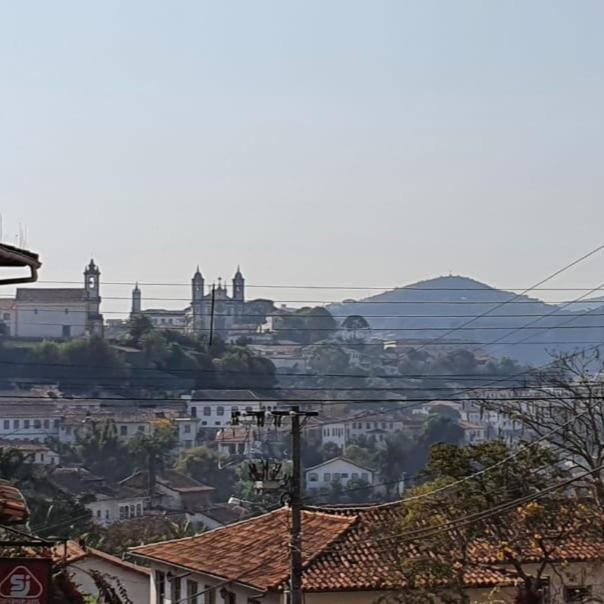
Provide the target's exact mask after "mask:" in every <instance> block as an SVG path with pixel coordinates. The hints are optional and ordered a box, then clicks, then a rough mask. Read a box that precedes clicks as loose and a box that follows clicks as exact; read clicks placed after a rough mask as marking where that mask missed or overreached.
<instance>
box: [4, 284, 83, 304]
mask: <svg viewBox="0 0 604 604" xmlns="http://www.w3.org/2000/svg"><path fill="white" fill-rule="evenodd" d="M85 299H86V292H85V290H84V289H83V288H69V287H55V288H50V287H47V288H41V287H37V288H22V287H20V288H18V289H17V296H16V300H17V302H32V303H35V302H39V303H47V304H48V303H50V304H52V303H56V304H60V303H62V302H65V303H68V302H72V303H73V302H83V301H84V300H85Z"/></svg>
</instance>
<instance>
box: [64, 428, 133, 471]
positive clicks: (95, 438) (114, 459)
mask: <svg viewBox="0 0 604 604" xmlns="http://www.w3.org/2000/svg"><path fill="white" fill-rule="evenodd" d="M72 450H73V453H74V454H75V455H76V457H77V459H78V461H80V462H81V463H82V465H84V466H85V467H86V468H87V469H88V470H90V471H91V472H92V473H93V474H97V475H99V476H103V477H104V478H107V479H108V480H113V481H115V480H121V479H123V478H125V477H126V476H128V474H130V473H131V472H132V461H131V457H130V451H129V449H128V446H127V445H126V444H124V443H123V442H122V441H121V440H120V438H119V436H118V433H117V428H116V426H115V422H114V421H112V420H107V421H104V422H103V423H101V424H99V423H98V422H95V421H90V422H88V425H87V426H86V427H85V428H84V429H80V430H77V431H76V438H75V443H74V445H73V447H72Z"/></svg>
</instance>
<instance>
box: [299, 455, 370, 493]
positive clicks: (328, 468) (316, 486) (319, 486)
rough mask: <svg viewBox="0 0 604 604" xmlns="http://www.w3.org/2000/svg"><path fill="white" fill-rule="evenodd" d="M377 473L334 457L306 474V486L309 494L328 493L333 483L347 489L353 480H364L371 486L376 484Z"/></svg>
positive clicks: (343, 458) (352, 462) (306, 471)
mask: <svg viewBox="0 0 604 604" xmlns="http://www.w3.org/2000/svg"><path fill="white" fill-rule="evenodd" d="M375 477H376V472H375V470H373V469H372V468H368V467H367V466H363V465H361V464H358V463H356V462H354V461H352V460H350V459H347V458H346V457H342V456H340V457H334V458H333V459H329V460H327V461H324V462H323V463H320V464H318V465H316V466H313V467H312V468H308V469H307V470H305V472H304V485H305V488H306V492H307V493H309V494H314V493H321V492H326V491H328V490H329V488H330V487H331V485H332V483H333V482H339V483H340V484H341V485H342V487H344V488H347V487H348V483H349V482H350V481H351V480H362V481H364V482H366V483H367V484H368V485H369V486H373V485H374V484H375Z"/></svg>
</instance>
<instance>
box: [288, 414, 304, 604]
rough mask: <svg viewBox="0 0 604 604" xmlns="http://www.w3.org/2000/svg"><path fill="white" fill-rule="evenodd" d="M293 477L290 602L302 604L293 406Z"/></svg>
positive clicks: (299, 491)
mask: <svg viewBox="0 0 604 604" xmlns="http://www.w3.org/2000/svg"><path fill="white" fill-rule="evenodd" d="M291 420H292V432H291V434H292V478H291V492H290V502H289V504H290V507H291V514H292V523H291V538H290V543H289V547H290V556H291V558H290V561H291V568H290V589H291V592H290V593H291V597H290V604H302V539H301V533H302V476H301V474H302V463H301V460H300V455H301V450H302V446H301V444H302V438H301V436H302V435H301V429H300V409H299V407H297V406H294V407H292V410H291Z"/></svg>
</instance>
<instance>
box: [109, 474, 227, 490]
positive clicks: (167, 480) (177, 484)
mask: <svg viewBox="0 0 604 604" xmlns="http://www.w3.org/2000/svg"><path fill="white" fill-rule="evenodd" d="M155 482H156V483H157V484H160V485H162V486H164V487H166V488H168V489H172V490H173V491H177V492H179V493H213V492H214V491H215V490H216V489H215V488H214V487H211V486H209V485H206V484H203V483H201V482H199V481H197V480H195V479H194V478H190V477H189V476H186V475H185V474H182V473H180V472H177V471H176V470H164V471H163V472H162V473H161V474H160V475H159V476H157V477H156V478H155ZM120 484H121V485H123V486H125V487H128V488H130V489H134V490H135V491H139V492H143V493H146V492H147V490H148V488H149V487H148V475H147V472H145V471H142V470H139V471H137V472H134V474H131V475H130V476H127V477H126V478H124V479H123V480H121V481H120Z"/></svg>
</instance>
